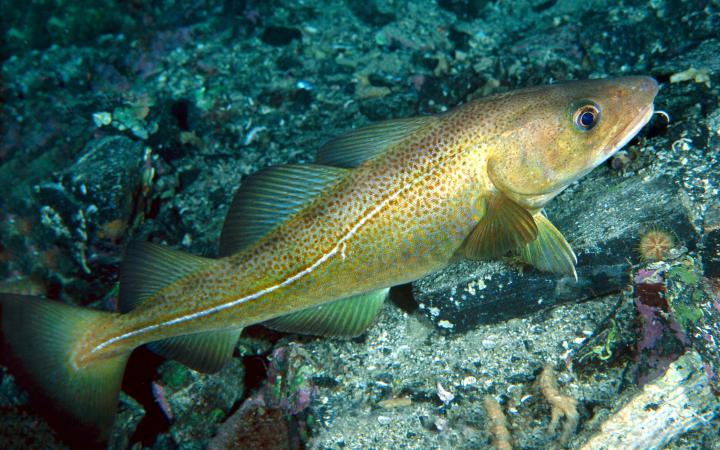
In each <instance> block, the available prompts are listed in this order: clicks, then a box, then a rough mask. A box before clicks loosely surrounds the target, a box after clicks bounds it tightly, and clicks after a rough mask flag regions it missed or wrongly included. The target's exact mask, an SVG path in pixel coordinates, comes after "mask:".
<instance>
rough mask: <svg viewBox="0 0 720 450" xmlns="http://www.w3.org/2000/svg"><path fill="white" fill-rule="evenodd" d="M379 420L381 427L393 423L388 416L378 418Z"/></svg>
mask: <svg viewBox="0 0 720 450" xmlns="http://www.w3.org/2000/svg"><path fill="white" fill-rule="evenodd" d="M377 420H378V423H379V424H380V425H387V424H389V423H390V422H391V421H392V419H391V418H390V417H388V416H378V418H377Z"/></svg>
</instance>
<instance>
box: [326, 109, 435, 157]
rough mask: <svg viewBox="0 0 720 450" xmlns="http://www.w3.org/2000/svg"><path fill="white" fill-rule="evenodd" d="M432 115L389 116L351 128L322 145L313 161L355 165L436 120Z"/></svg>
mask: <svg viewBox="0 0 720 450" xmlns="http://www.w3.org/2000/svg"><path fill="white" fill-rule="evenodd" d="M437 120H438V119H437V117H435V116H427V117H410V118H407V119H392V120H385V121H382V122H378V123H373V124H370V125H367V126H364V127H362V128H358V129H357V130H352V131H349V132H347V133H346V134H344V135H342V136H340V137H337V138H335V139H333V140H331V141H330V142H328V143H327V144H325V145H324V146H323V147H322V148H321V149H320V150H319V151H318V154H317V158H316V162H317V163H318V164H326V165H329V166H336V167H346V168H354V167H357V166H359V165H360V164H362V163H364V162H365V161H368V160H371V159H373V158H375V157H376V156H377V155H380V154H382V153H384V152H385V151H387V150H388V149H389V148H390V147H392V146H393V145H395V144H397V143H399V142H401V141H403V140H404V139H406V138H407V137H409V136H411V135H413V134H415V133H418V132H420V131H421V130H423V129H424V128H427V127H429V126H431V125H432V124H433V123H435V122H436V121H437Z"/></svg>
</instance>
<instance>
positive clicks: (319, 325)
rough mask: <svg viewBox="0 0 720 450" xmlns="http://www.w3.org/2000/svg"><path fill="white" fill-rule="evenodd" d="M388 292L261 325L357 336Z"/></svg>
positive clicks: (308, 310)
mask: <svg viewBox="0 0 720 450" xmlns="http://www.w3.org/2000/svg"><path fill="white" fill-rule="evenodd" d="M389 290H390V289H389V288H385V289H379V290H377V291H371V292H367V293H364V294H359V295H354V296H352V297H347V298H344V299H342V300H338V301H336V302H333V303H329V304H326V305H320V306H315V307H313V308H308V309H304V310H302V311H298V312H296V313H292V314H288V315H285V316H281V317H278V318H275V319H272V320H268V321H267V322H263V325H266V326H267V327H269V328H272V329H274V330H278V331H285V332H288V333H301V334H316V335H320V336H343V337H353V336H357V335H359V334H360V333H362V332H363V331H365V329H366V328H367V327H368V326H370V324H371V323H372V321H373V319H374V318H375V316H377V313H378V311H380V309H381V308H382V305H383V302H384V301H385V298H386V297H387V294H388V291H389Z"/></svg>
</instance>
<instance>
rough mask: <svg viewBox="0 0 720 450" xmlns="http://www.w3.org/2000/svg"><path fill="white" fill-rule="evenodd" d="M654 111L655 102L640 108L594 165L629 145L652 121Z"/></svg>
mask: <svg viewBox="0 0 720 450" xmlns="http://www.w3.org/2000/svg"><path fill="white" fill-rule="evenodd" d="M654 113H655V104H654V103H653V102H650V103H649V104H648V105H647V106H645V107H644V108H642V109H641V110H640V113H639V114H638V116H637V118H636V119H635V120H633V121H631V122H630V123H629V124H628V125H627V126H626V127H625V128H624V129H623V131H622V132H621V133H619V134H618V137H617V138H616V139H614V140H612V141H610V142H609V143H608V145H607V147H606V150H605V151H604V152H601V153H600V155H601V157H600V158H599V159H598V160H597V161H596V162H595V164H594V165H593V167H597V166H599V165H600V164H602V163H603V162H604V161H605V160H607V159H608V158H610V157H611V156H612V155H614V154H615V152H617V151H618V150H620V149H621V148H623V147H625V145H627V143H628V142H630V140H632V138H634V137H635V136H636V135H637V134H638V133H639V132H640V130H641V129H642V128H643V127H644V126H645V125H647V123H648V122H650V119H651V118H652V116H653V114H654Z"/></svg>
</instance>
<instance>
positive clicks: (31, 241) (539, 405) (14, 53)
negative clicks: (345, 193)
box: [0, 0, 720, 449]
mask: <svg viewBox="0 0 720 450" xmlns="http://www.w3.org/2000/svg"><path fill="white" fill-rule="evenodd" d="M0 11H2V14H1V17H0V23H1V24H2V27H1V31H2V35H0V61H2V79H1V80H0V280H1V281H0V292H14V293H22V294H28V295H42V296H46V297H49V298H52V299H57V300H60V301H63V302H66V303H69V304H76V305H83V306H91V307H97V308H102V309H117V281H118V275H117V274H118V267H119V264H120V261H121V259H122V255H123V251H124V248H125V245H126V244H127V243H128V242H129V241H130V240H131V238H132V239H140V240H151V241H153V242H158V243H163V244H167V245H170V246H173V247H175V248H180V249H183V250H186V251H189V252H191V253H194V254H197V255H206V256H216V255H217V251H218V250H217V241H218V235H219V233H220V228H221V227H222V224H223V220H224V218H225V213H226V211H227V209H228V206H229V204H230V202H231V200H232V196H233V194H234V192H235V190H236V189H237V188H238V186H240V185H241V184H242V182H243V180H244V179H245V178H246V177H247V176H248V175H250V174H251V173H253V172H255V171H257V170H259V169H261V168H264V167H267V166H271V165H278V164H284V163H306V162H312V161H313V160H314V156H315V152H316V151H317V149H318V148H319V147H320V146H321V145H322V144H323V143H324V142H327V141H328V140H329V139H331V138H333V137H335V136H338V135H340V134H342V133H343V132H344V131H346V130H348V129H350V128H353V127H357V126H361V125H364V124H366V123H369V122H372V121H378V120H384V119H389V118H397V117H411V116H417V115H426V114H435V113H440V112H443V111H446V110H448V109H450V108H452V107H454V106H457V105H459V104H462V103H464V102H467V101H468V100H471V99H475V98H480V97H483V96H486V95H490V94H494V93H499V92H506V91H509V90H512V89H515V88H519V87H525V86H533V85H540V84H547V83H551V82H556V81H561V80H573V79H587V78H603V77H612V76H621V75H630V74H636V75H649V76H652V77H654V78H655V79H657V80H658V82H659V83H661V89H660V92H659V94H658V97H657V98H656V101H655V107H656V109H657V110H661V111H663V113H662V114H656V115H655V116H654V118H653V120H652V121H651V122H650V124H649V125H648V126H646V127H645V128H644V129H643V130H642V131H641V132H640V134H639V135H638V136H637V137H636V138H634V139H633V140H632V141H631V142H630V143H629V144H628V145H627V146H626V147H625V148H624V149H623V150H622V151H621V152H619V153H618V154H616V155H615V156H614V157H613V158H612V159H611V160H609V161H608V163H606V164H604V165H602V166H601V167H599V168H598V169H596V170H594V171H593V172H592V173H590V174H589V175H587V176H586V177H584V178H583V179H581V180H580V182H579V183H577V184H574V185H572V186H571V187H570V188H568V189H567V190H566V191H564V192H563V193H562V194H561V195H560V196H559V197H558V198H557V199H555V200H554V201H553V202H551V203H550V205H549V206H548V208H547V214H548V216H549V217H550V218H552V220H553V222H554V223H555V224H556V225H557V226H558V228H559V229H560V230H562V231H563V233H564V234H565V236H566V237H567V238H568V240H569V241H570V243H571V244H572V245H573V247H574V249H575V251H576V253H577V255H578V266H577V271H578V281H577V282H574V281H573V280H571V279H570V278H568V277H560V276H555V275H548V274H544V273H540V272H537V271H535V270H534V269H531V268H525V269H523V268H522V267H520V266H518V265H517V264H512V262H510V261H493V262H470V261H459V262H457V263H455V264H453V265H451V266H450V267H448V268H447V269H445V270H443V271H442V272H439V273H436V274H432V275H430V276H428V277H425V278H423V279H421V280H418V281H416V282H414V283H412V284H410V285H404V286H400V287H397V288H395V289H393V290H392V291H391V300H392V301H391V302H387V304H386V305H385V306H384V309H383V311H382V313H381V315H380V317H379V319H378V321H377V323H376V324H375V325H373V326H372V327H371V328H370V329H369V330H368V331H367V332H366V333H365V334H363V335H362V336H361V337H358V338H354V339H349V340H347V339H346V340H342V339H330V338H317V337H309V336H300V335H293V334H283V333H279V332H275V331H271V330H268V329H266V328H263V327H262V326H253V327H250V328H248V329H246V330H245V331H244V332H243V335H242V337H241V340H240V342H239V343H238V346H237V349H236V351H235V354H234V357H233V358H232V361H231V363H230V364H228V365H227V366H226V367H225V368H224V369H222V370H221V371H220V372H219V373H216V374H201V373H199V372H195V371H193V370H191V369H188V368H186V367H185V366H183V365H181V364H179V363H176V362H173V361H167V360H164V359H162V358H160V357H158V356H156V355H154V354H152V353H151V352H149V351H148V350H146V349H139V350H137V351H136V352H135V353H134V354H133V356H132V357H131V360H130V362H129V364H128V368H127V371H126V373H125V378H124V381H123V393H122V394H121V399H120V402H121V403H120V410H119V416H118V420H117V421H116V424H115V428H114V429H113V432H112V436H111V438H110V440H109V442H108V443H107V448H111V449H124V448H133V449H140V448H152V449H201V448H212V449H230V448H248V449H252V448H258V449H262V448H264V449H276V448H277V449H285V448H289V449H300V448H318V449H343V448H347V449H398V448H405V449H429V448H438V449H471V448H472V449H475V448H526V449H535V448H563V447H567V448H583V449H591V448H631V447H633V448H671V449H696V448H710V449H720V431H719V430H720V419H718V412H720V409H719V408H720V404H719V403H718V399H717V395H718V393H720V380H719V379H718V376H720V375H718V373H720V372H718V371H720V355H719V354H718V343H719V342H720V327H719V325H718V323H719V318H720V195H719V189H720V188H719V186H720V172H719V168H720V167H719V166H720V164H719V161H720V94H719V90H718V89H719V87H720V2H718V1H693V0H689V1H663V0H649V1H621V2H610V1H604V0H587V1H583V2H578V1H569V0H527V1H526V0H514V1H505V0H498V1H486V0H418V1H410V0H368V1H351V0H346V1H329V0H326V1H323V0H306V1H296V2H289V1H288V2H282V1H259V0H258V1H249V0H248V1H230V0H226V1H219V0H218V1H212V0H208V1H190V0H185V1H169V0H168V1H157V2H141V1H132V2H117V1H109V0H108V1H101V0H97V1H87V0H86V1H63V0H37V1H31V2H30V1H14V0H0ZM641 242H643V243H644V244H641ZM1 363H2V361H0V364H1ZM89 445H90V444H88V442H87V441H86V438H85V437H84V436H79V435H76V434H72V433H68V432H67V430H65V429H64V426H63V423H62V418H59V417H54V416H53V414H51V413H49V411H46V410H45V409H44V408H43V405H42V404H36V403H35V402H34V401H32V395H29V394H28V392H27V391H26V390H25V386H24V384H23V380H22V379H20V378H19V377H18V378H16V377H15V376H14V375H13V374H12V372H11V371H9V370H8V369H6V368H5V367H4V366H2V365H0V448H3V449H11V448H87V447H88V446H89Z"/></svg>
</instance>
